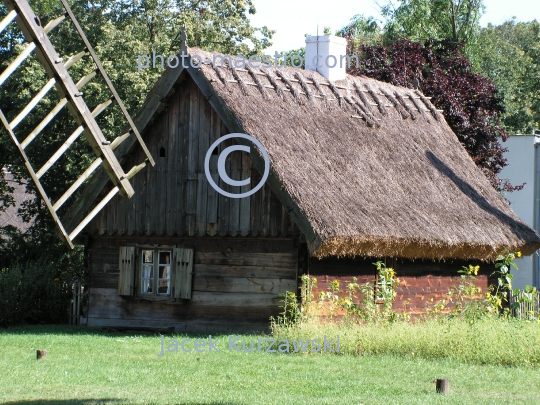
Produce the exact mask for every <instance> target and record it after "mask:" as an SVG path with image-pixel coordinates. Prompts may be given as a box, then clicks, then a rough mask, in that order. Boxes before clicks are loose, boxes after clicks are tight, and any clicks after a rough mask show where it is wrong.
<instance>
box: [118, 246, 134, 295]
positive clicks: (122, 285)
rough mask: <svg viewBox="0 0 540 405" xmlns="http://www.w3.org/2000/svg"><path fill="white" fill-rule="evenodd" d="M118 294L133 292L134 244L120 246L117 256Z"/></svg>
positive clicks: (131, 293)
mask: <svg viewBox="0 0 540 405" xmlns="http://www.w3.org/2000/svg"><path fill="white" fill-rule="evenodd" d="M118 269H119V270H120V271H119V274H118V295H133V293H134V292H135V246H122V247H121V248H120V253H119V258H118Z"/></svg>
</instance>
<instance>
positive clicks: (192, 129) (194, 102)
mask: <svg viewBox="0 0 540 405" xmlns="http://www.w3.org/2000/svg"><path fill="white" fill-rule="evenodd" d="M199 112H200V111H199V89H198V88H197V86H196V85H195V83H194V82H191V86H190V92H189V130H188V133H189V135H188V136H189V141H188V167H187V170H188V172H187V189H186V228H187V233H188V235H189V236H193V235H195V231H196V229H195V228H196V213H197V182H198V176H197V167H198V165H197V164H198V158H199Z"/></svg>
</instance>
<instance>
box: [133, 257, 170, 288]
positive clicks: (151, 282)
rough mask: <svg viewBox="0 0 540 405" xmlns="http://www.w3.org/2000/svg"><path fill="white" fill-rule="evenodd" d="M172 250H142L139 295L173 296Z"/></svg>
mask: <svg viewBox="0 0 540 405" xmlns="http://www.w3.org/2000/svg"><path fill="white" fill-rule="evenodd" d="M172 253H173V252H172V250H161V249H141V255H140V257H141V260H140V266H141V269H140V283H139V293H140V294H143V295H156V296H171V275H172V269H171V265H172V260H171V259H172Z"/></svg>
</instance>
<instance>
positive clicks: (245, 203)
mask: <svg viewBox="0 0 540 405" xmlns="http://www.w3.org/2000/svg"><path fill="white" fill-rule="evenodd" d="M240 176H241V177H240V178H241V179H242V180H244V179H247V178H248V177H250V176H251V160H250V159H249V156H248V155H247V154H246V153H243V154H242V172H241V175H240ZM249 190H251V182H250V184H248V185H246V186H243V187H241V188H240V192H241V193H245V192H247V191H249ZM255 194H257V193H255ZM250 225H251V198H250V197H244V198H241V199H240V218H239V224H238V227H239V231H240V235H242V236H247V235H249V232H250V229H251V226H250Z"/></svg>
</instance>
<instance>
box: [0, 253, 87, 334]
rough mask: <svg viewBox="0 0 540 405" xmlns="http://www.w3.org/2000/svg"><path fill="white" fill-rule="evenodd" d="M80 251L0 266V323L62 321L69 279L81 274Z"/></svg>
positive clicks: (66, 310)
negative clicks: (57, 256)
mask: <svg viewBox="0 0 540 405" xmlns="http://www.w3.org/2000/svg"><path fill="white" fill-rule="evenodd" d="M81 253H82V252H81V249H76V250H74V251H72V252H68V253H66V254H65V255H63V256H61V257H60V258H58V259H54V258H48V259H46V258H44V259H41V260H36V261H30V262H27V263H24V264H23V263H16V264H14V265H12V266H11V267H9V268H3V269H0V325H4V326H8V325H15V324H19V323H66V322H67V320H68V305H69V302H70V300H71V298H72V291H71V285H72V282H73V281H74V280H76V279H80V278H81V276H82V268H83V266H82V254H81Z"/></svg>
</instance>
